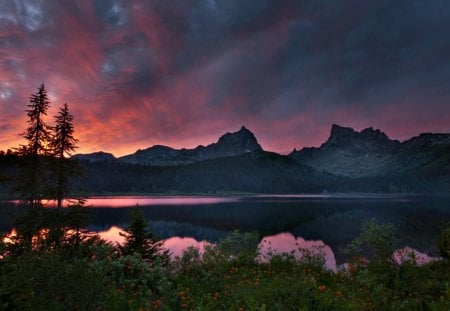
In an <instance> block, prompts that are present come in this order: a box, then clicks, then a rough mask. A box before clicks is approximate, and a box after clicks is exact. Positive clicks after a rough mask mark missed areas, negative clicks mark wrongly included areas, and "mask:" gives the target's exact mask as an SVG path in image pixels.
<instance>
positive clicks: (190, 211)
mask: <svg viewBox="0 0 450 311" xmlns="http://www.w3.org/2000/svg"><path fill="white" fill-rule="evenodd" d="M87 204H88V205H92V206H93V208H91V224H90V226H89V229H90V230H92V231H95V232H98V233H99V234H100V235H101V236H102V237H103V238H105V239H108V240H110V241H117V242H120V241H121V237H120V235H119V234H118V233H119V231H120V230H121V228H124V227H126V226H127V224H128V211H129V210H130V209H132V208H135V207H136V206H137V205H139V207H140V208H141V209H142V211H143V212H144V214H145V217H146V218H147V219H148V220H149V221H150V229H151V230H152V231H153V232H154V233H155V234H156V236H158V237H159V238H161V239H165V240H166V242H165V245H166V247H168V248H169V249H170V250H171V251H172V252H173V254H174V255H180V254H181V252H182V250H183V249H184V248H185V247H187V246H189V245H195V246H198V247H200V248H202V247H203V246H204V245H205V244H206V243H210V242H216V241H218V240H220V239H222V238H223V237H225V236H226V235H227V234H229V233H230V232H231V231H233V230H235V229H238V230H240V231H244V232H245V231H257V232H258V233H259V234H260V237H261V247H262V248H263V249H267V248H269V247H270V248H271V249H272V250H275V251H291V250H296V249H298V248H299V247H302V248H309V249H312V250H313V251H315V250H317V251H319V250H320V252H321V253H322V254H324V255H325V258H326V260H327V266H329V267H330V268H333V267H335V266H336V263H337V264H340V263H342V262H343V261H344V260H345V257H344V256H343V254H342V249H343V248H344V247H345V245H347V244H348V243H349V242H350V241H351V240H352V239H353V238H354V237H355V236H356V235H357V234H358V232H359V230H360V227H361V223H362V222H363V221H365V220H368V219H370V218H375V219H376V220H377V222H378V223H387V222H390V223H392V224H394V225H395V227H396V228H397V229H398V239H399V240H400V246H402V247H411V248H413V249H415V250H417V251H419V252H421V253H423V254H424V255H423V256H425V254H428V255H431V256H435V255H436V252H437V250H436V246H435V244H436V238H437V236H438V235H439V233H440V231H441V230H442V228H444V227H445V224H446V223H448V222H449V221H450V197H448V196H392V195H385V196H382V195H369V196H363V195H358V196H351V197H349V196H327V195H292V196H286V195H280V196H276V195H264V196H251V197H181V196H174V197H109V198H106V197H99V198H91V199H89V200H88V202H87ZM17 209H18V208H17V206H16V205H14V204H13V203H8V202H0V230H1V231H3V232H10V231H11V230H12V228H13V223H12V220H11V218H10V217H9V216H8V215H9V214H10V213H15V212H16V211H17ZM297 255H298V256H301V255H300V254H299V253H298V252H297Z"/></svg>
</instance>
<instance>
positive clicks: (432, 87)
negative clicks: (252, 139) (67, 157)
mask: <svg viewBox="0 0 450 311" xmlns="http://www.w3.org/2000/svg"><path fill="white" fill-rule="evenodd" d="M41 83H45V85H46V89H47V91H48V93H49V97H50V100H51V104H52V108H51V111H50V112H49V117H48V119H47V121H48V123H50V124H51V123H52V119H53V116H54V115H55V114H56V111H57V109H58V107H60V106H62V105H63V104H64V103H65V102H67V103H68V104H69V109H70V110H71V112H72V114H73V115H74V117H75V131H76V136H77V137H78V139H79V140H80V142H79V150H78V152H82V153H88V152H94V151H99V150H103V151H109V152H112V153H114V154H115V155H116V156H120V155H124V154H129V153H132V152H134V151H135V150H137V149H138V148H141V149H142V148H146V147H149V146H152V145H154V144H162V145H168V146H171V147H175V148H182V147H187V148H191V147H195V146H197V145H199V144H203V145H206V144H209V143H212V142H215V141H216V140H217V139H218V137H219V136H221V135H222V134H224V133H226V132H234V131H237V130H239V129H240V128H241V126H246V127H247V128H248V129H250V130H251V131H252V132H253V133H254V134H255V135H256V137H257V138H258V140H259V142H260V144H261V145H262V147H263V148H264V149H266V150H270V151H276V152H280V153H288V152H290V151H291V150H292V149H293V148H294V147H295V148H297V149H299V148H301V147H303V146H319V145H320V144H321V143H323V142H324V141H325V140H326V139H327V137H328V136H329V133H330V128H331V125H332V124H333V123H336V124H339V125H342V126H349V127H353V128H355V129H356V130H361V129H364V128H367V127H370V126H372V127H374V128H378V129H381V130H382V131H384V132H385V133H386V134H387V135H388V136H389V137H391V138H393V139H399V140H405V139H408V138H410V137H412V136H415V135H418V134H420V133H422V132H446V133H448V132H450V1H448V0H433V1H429V0H377V1H375V0H373V1H372V0H371V1H367V0H347V1H344V0H308V1H306V0H142V1H137V0H136V1H133V0H132V1H121V0H78V1H58V0H0V150H1V149H3V150H6V149H7V148H10V147H14V146H17V145H18V144H20V143H21V142H23V141H21V138H20V136H19V135H18V134H20V133H23V132H24V131H25V128H26V114H25V112H24V110H25V109H26V105H27V104H28V99H29V97H30V95H31V94H32V93H35V92H36V91H37V88H38V86H39V85H40V84H41Z"/></svg>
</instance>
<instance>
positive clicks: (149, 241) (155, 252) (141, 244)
mask: <svg viewBox="0 0 450 311" xmlns="http://www.w3.org/2000/svg"><path fill="white" fill-rule="evenodd" d="M147 225H148V223H147V221H146V220H145V217H144V214H143V213H142V211H141V210H139V209H135V210H132V211H131V212H130V225H129V226H128V227H127V228H126V229H125V230H124V231H125V233H124V234H122V235H123V236H124V237H125V243H124V244H123V246H121V247H120V250H121V252H122V254H123V255H133V254H135V253H138V254H140V255H141V256H142V258H143V259H144V260H146V261H148V262H149V263H151V262H153V261H155V260H156V259H157V258H159V259H162V260H164V261H165V262H167V261H168V257H169V253H168V251H167V250H164V249H163V248H162V245H163V241H160V240H157V239H156V238H155V237H154V236H153V233H152V232H150V231H147V230H146V228H147Z"/></svg>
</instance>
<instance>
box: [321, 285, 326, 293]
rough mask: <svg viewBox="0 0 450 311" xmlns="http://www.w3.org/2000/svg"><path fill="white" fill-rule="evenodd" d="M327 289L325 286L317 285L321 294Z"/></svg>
mask: <svg viewBox="0 0 450 311" xmlns="http://www.w3.org/2000/svg"><path fill="white" fill-rule="evenodd" d="M326 289H327V287H326V286H325V285H319V290H320V291H321V292H323V291H324V290H326Z"/></svg>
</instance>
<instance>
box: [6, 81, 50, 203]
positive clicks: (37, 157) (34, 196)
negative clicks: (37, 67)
mask: <svg viewBox="0 0 450 311" xmlns="http://www.w3.org/2000/svg"><path fill="white" fill-rule="evenodd" d="M49 107H50V101H49V100H48V96H47V91H46V90H45V85H44V84H41V86H40V87H39V88H38V91H37V92H36V93H35V94H31V96H30V103H29V104H28V109H26V110H25V111H26V112H27V116H28V128H27V129H26V132H25V133H23V134H21V136H22V137H24V138H25V139H26V140H27V144H26V145H21V146H20V148H19V149H18V153H19V155H20V156H22V158H23V159H24V161H23V167H22V174H21V176H20V178H19V182H18V184H17V187H16V189H15V190H16V192H17V193H18V194H19V196H20V197H21V198H22V199H23V200H24V201H25V202H26V203H27V204H29V205H30V207H37V206H40V203H41V200H42V198H43V196H44V193H45V190H46V188H45V186H46V184H47V181H46V175H47V174H46V173H45V170H44V166H45V156H46V155H48V154H49V152H48V144H49V141H50V131H51V127H50V126H48V125H47V124H45V121H44V119H43V118H44V117H45V116H46V115H47V111H48V109H49Z"/></svg>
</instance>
